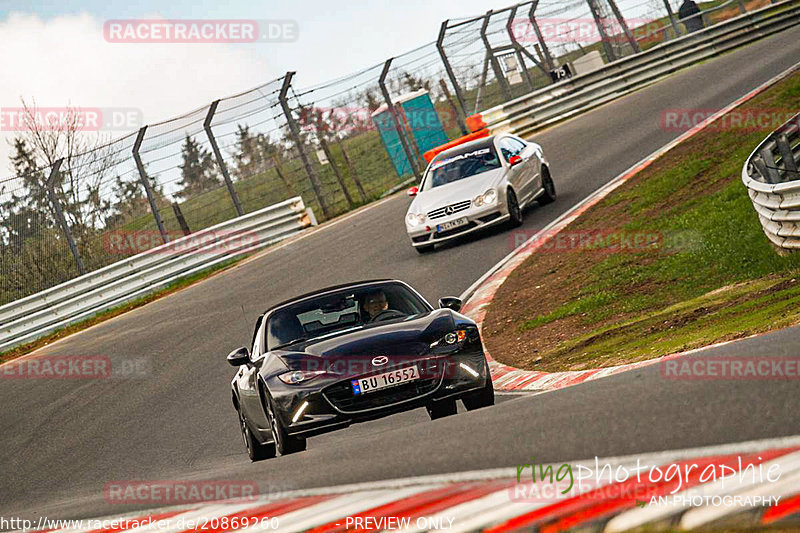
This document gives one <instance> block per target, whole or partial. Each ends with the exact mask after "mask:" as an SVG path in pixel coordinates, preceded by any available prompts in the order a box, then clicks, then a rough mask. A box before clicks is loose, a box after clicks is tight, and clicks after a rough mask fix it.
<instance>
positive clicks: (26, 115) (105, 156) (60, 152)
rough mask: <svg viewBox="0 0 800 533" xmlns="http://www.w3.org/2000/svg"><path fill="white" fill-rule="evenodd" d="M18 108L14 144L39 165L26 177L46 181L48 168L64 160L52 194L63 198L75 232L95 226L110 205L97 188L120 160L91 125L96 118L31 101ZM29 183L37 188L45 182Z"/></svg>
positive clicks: (59, 198)
mask: <svg viewBox="0 0 800 533" xmlns="http://www.w3.org/2000/svg"><path fill="white" fill-rule="evenodd" d="M22 108H23V113H22V117H21V128H20V130H21V131H19V132H18V134H17V135H16V137H15V138H14V141H13V143H22V144H23V145H24V146H25V147H26V148H27V150H28V151H29V153H30V154H31V158H32V162H33V163H34V164H36V165H37V166H38V167H39V168H40V169H43V171H42V172H37V173H34V174H32V175H31V176H30V177H31V178H32V179H35V180H46V179H47V177H48V175H49V172H48V170H47V167H51V166H52V165H53V164H54V163H55V162H56V161H57V160H59V159H63V160H64V163H63V164H62V166H61V176H60V178H61V179H60V180H59V181H58V182H57V183H56V197H57V198H58V200H59V201H60V202H62V208H63V209H64V213H65V216H66V217H67V218H68V222H69V223H70V225H71V226H72V227H74V228H75V229H76V230H77V231H76V232H77V233H80V232H83V231H86V230H87V229H90V228H98V226H100V225H102V223H103V219H104V215H106V214H108V213H106V212H107V211H108V210H109V209H110V207H111V201H110V199H106V198H104V197H103V195H102V194H101V190H100V188H101V185H102V183H103V182H104V181H105V179H106V178H107V177H108V174H109V171H110V170H111V168H112V167H113V166H115V165H116V164H117V163H118V160H117V155H116V154H114V153H113V151H112V150H110V149H109V146H108V145H106V144H105V143H106V141H107V137H105V136H103V135H102V134H101V133H100V132H99V129H95V124H97V122H96V119H98V117H95V116H90V113H88V112H84V111H82V110H81V109H80V108H73V107H69V106H68V107H65V108H64V109H63V110H61V111H59V112H53V111H52V110H41V109H39V108H37V106H36V102H35V101H32V102H31V103H30V104H29V103H28V102H26V101H25V100H24V99H23V100H22ZM91 113H94V112H91ZM97 126H99V124H97ZM28 186H29V188H31V189H36V190H39V189H41V188H43V187H44V183H29V184H28Z"/></svg>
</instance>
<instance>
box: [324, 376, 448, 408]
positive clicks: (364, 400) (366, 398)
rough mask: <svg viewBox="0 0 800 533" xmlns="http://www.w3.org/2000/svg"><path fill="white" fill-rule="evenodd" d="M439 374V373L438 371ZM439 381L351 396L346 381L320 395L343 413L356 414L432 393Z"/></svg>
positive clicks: (433, 378)
mask: <svg viewBox="0 0 800 533" xmlns="http://www.w3.org/2000/svg"><path fill="white" fill-rule="evenodd" d="M439 374H441V371H439ZM353 379H355V378H353ZM439 381H440V376H431V377H429V378H427V379H418V380H416V381H411V382H408V383H403V384H402V385H397V386H395V387H389V388H386V389H381V390H377V391H374V392H367V393H364V394H353V387H352V385H351V384H350V382H351V380H350V379H347V380H344V381H340V382H338V383H335V384H333V385H331V386H329V387H326V388H325V389H323V391H322V395H323V396H324V397H325V399H326V400H328V401H329V402H330V403H331V405H333V406H334V407H335V408H336V409H338V410H340V411H342V412H343V413H357V412H359V411H366V410H369V409H375V408H378V407H387V406H390V405H393V404H396V403H399V402H403V401H406V400H412V399H414V398H417V397H419V396H422V395H424V394H427V393H429V392H431V391H433V390H434V389H435V388H436V386H437V385H438V384H439Z"/></svg>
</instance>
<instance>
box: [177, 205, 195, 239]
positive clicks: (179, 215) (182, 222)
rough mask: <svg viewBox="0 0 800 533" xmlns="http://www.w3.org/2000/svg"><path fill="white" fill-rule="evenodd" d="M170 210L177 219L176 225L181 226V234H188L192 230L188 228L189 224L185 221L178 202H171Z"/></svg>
mask: <svg viewBox="0 0 800 533" xmlns="http://www.w3.org/2000/svg"><path fill="white" fill-rule="evenodd" d="M172 212H173V213H175V219H176V220H177V221H178V225H179V226H180V227H181V231H182V232H183V234H184V235H190V234H191V233H192V230H191V229H189V224H187V223H186V218H184V216H183V211H181V206H179V205H178V202H172Z"/></svg>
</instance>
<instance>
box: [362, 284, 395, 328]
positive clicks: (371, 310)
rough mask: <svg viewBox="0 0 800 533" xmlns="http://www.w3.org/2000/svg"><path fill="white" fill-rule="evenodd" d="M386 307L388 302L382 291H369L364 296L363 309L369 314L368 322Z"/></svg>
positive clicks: (387, 307)
mask: <svg viewBox="0 0 800 533" xmlns="http://www.w3.org/2000/svg"><path fill="white" fill-rule="evenodd" d="M388 309H389V302H388V300H387V299H386V294H384V292H383V291H380V290H378V291H375V292H371V293H369V294H367V295H366V296H365V297H364V311H366V312H367V314H368V315H369V322H372V321H373V320H375V318H376V317H377V316H378V315H380V314H381V313H383V312H384V311H387V310H388Z"/></svg>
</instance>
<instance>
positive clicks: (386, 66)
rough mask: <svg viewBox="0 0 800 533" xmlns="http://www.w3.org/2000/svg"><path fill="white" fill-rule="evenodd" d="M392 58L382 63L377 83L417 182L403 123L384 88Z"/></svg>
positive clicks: (413, 161) (417, 174) (414, 161)
mask: <svg viewBox="0 0 800 533" xmlns="http://www.w3.org/2000/svg"><path fill="white" fill-rule="evenodd" d="M393 60H394V58H393V57H390V58H389V59H387V60H386V63H384V64H383V71H382V72H381V76H380V78H378V85H379V86H380V88H381V94H382V95H383V99H384V100H385V101H386V105H387V108H388V109H389V114H390V115H392V118H393V119H394V127H395V129H396V130H397V136H398V137H399V138H400V144H401V145H403V152H405V154H406V159H408V164H410V165H411V172H413V174H414V177H415V178H417V182H419V181H420V179H421V177H420V173H419V170H418V169H417V158H416V156H415V155H414V153H413V152H412V151H411V148H410V147H409V146H408V141H407V140H406V132H405V131H404V128H403V125H402V123H401V122H400V115H399V114H398V113H397V109H396V108H395V106H394V103H393V102H392V96H391V95H390V94H389V89H387V88H386V76H388V74H389V69H390V68H391V67H392V61H393Z"/></svg>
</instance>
